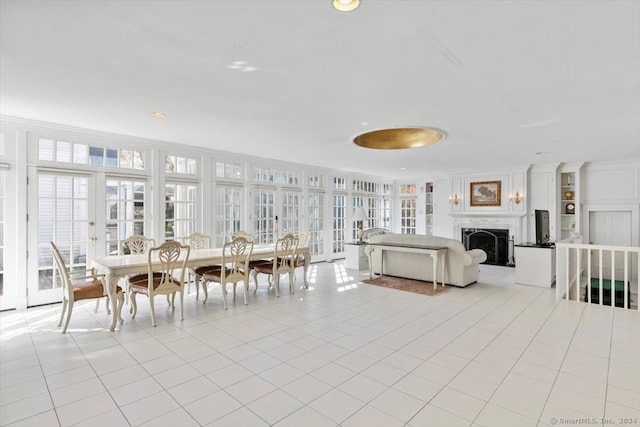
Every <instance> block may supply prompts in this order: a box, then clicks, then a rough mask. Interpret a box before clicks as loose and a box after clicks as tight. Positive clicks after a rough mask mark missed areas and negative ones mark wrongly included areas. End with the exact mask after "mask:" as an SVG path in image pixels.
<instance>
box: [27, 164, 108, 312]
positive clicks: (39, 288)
mask: <svg viewBox="0 0 640 427" xmlns="http://www.w3.org/2000/svg"><path fill="white" fill-rule="evenodd" d="M28 188H29V189H28V191H29V202H28V203H29V206H28V212H30V217H29V226H28V233H29V252H30V253H29V257H28V261H27V262H28V266H29V268H28V271H29V273H28V285H27V292H28V293H27V306H34V305H41V304H48V303H53V302H58V301H61V300H62V292H61V291H60V286H61V283H60V278H59V277H58V274H57V273H56V274H55V275H54V274H53V257H52V255H51V249H50V245H49V242H54V243H55V244H56V246H57V247H58V249H59V250H60V253H61V254H62V257H63V258H64V261H65V263H66V264H67V266H69V267H71V268H72V269H78V270H79V269H85V268H87V265H90V262H91V259H92V258H93V257H94V256H95V251H96V240H97V239H96V225H95V205H96V203H95V202H96V200H95V194H94V193H95V179H94V176H93V175H92V174H89V173H87V174H78V173H72V172H64V171H61V172H50V171H38V170H36V169H35V168H30V169H29V187H28Z"/></svg>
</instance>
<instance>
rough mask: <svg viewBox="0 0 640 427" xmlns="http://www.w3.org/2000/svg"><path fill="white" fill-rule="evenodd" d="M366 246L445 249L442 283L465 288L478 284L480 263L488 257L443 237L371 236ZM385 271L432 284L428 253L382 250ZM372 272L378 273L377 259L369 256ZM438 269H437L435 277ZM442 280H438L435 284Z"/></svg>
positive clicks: (430, 260)
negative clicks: (390, 245) (374, 244)
mask: <svg viewBox="0 0 640 427" xmlns="http://www.w3.org/2000/svg"><path fill="white" fill-rule="evenodd" d="M368 243H369V244H372V243H382V244H384V243H391V244H394V245H402V244H406V245H421V246H446V247H447V258H446V267H445V283H447V284H449V285H454V286H459V287H464V286H467V285H470V284H472V283H475V282H477V281H478V274H479V264H480V263H482V262H484V261H486V259H487V254H486V252H485V251H483V250H482V249H471V250H469V251H467V250H466V249H465V248H464V245H463V244H462V243H460V242H459V241H457V240H454V239H447V238H445V237H437V236H425V235H419V234H393V233H388V234H381V235H377V236H371V237H370V238H369V242H368ZM383 256H384V261H383V264H384V272H383V274H385V275H388V276H398V277H406V278H409V279H416V280H425V281H429V282H432V281H433V264H432V259H431V257H430V256H429V255H427V254H420V253H407V252H396V251H384V253H383ZM369 262H370V263H371V264H370V265H371V267H372V271H373V273H375V274H380V258H379V256H377V255H375V253H374V254H372V257H371V259H370V261H369ZM439 275H440V269H439V268H438V276H439ZM440 280H441V278H440V277H438V281H440Z"/></svg>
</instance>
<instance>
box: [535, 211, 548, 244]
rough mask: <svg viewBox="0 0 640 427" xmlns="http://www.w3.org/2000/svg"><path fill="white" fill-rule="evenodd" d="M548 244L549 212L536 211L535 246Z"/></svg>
mask: <svg viewBox="0 0 640 427" xmlns="http://www.w3.org/2000/svg"><path fill="white" fill-rule="evenodd" d="M550 243H551V238H550V236H549V211H547V210H541V209H536V245H548V244H550Z"/></svg>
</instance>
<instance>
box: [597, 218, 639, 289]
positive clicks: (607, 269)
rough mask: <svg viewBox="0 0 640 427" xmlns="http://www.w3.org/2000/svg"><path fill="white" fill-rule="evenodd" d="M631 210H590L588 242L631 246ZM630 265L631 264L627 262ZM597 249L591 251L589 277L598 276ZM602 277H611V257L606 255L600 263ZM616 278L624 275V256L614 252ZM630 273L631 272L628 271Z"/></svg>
mask: <svg viewBox="0 0 640 427" xmlns="http://www.w3.org/2000/svg"><path fill="white" fill-rule="evenodd" d="M630 230H631V212H628V211H611V212H609V211H591V212H589V243H591V244H594V245H611V246H631V231H630ZM629 265H631V264H629ZM599 268H600V265H599V255H598V251H592V253H591V277H599V274H600V273H599ZM602 272H603V274H604V278H605V279H607V278H611V257H610V256H606V257H605V258H604V259H603V263H602ZM615 273H616V276H615V277H616V278H620V277H623V275H624V256H623V254H622V253H616V257H615ZM630 273H632V272H630Z"/></svg>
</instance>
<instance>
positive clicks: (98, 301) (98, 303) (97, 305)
mask: <svg viewBox="0 0 640 427" xmlns="http://www.w3.org/2000/svg"><path fill="white" fill-rule="evenodd" d="M99 308H100V298H96V308H94V309H93V312H94V313H97V312H98V309H99ZM107 310H109V304H107ZM107 314H108V313H107Z"/></svg>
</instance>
